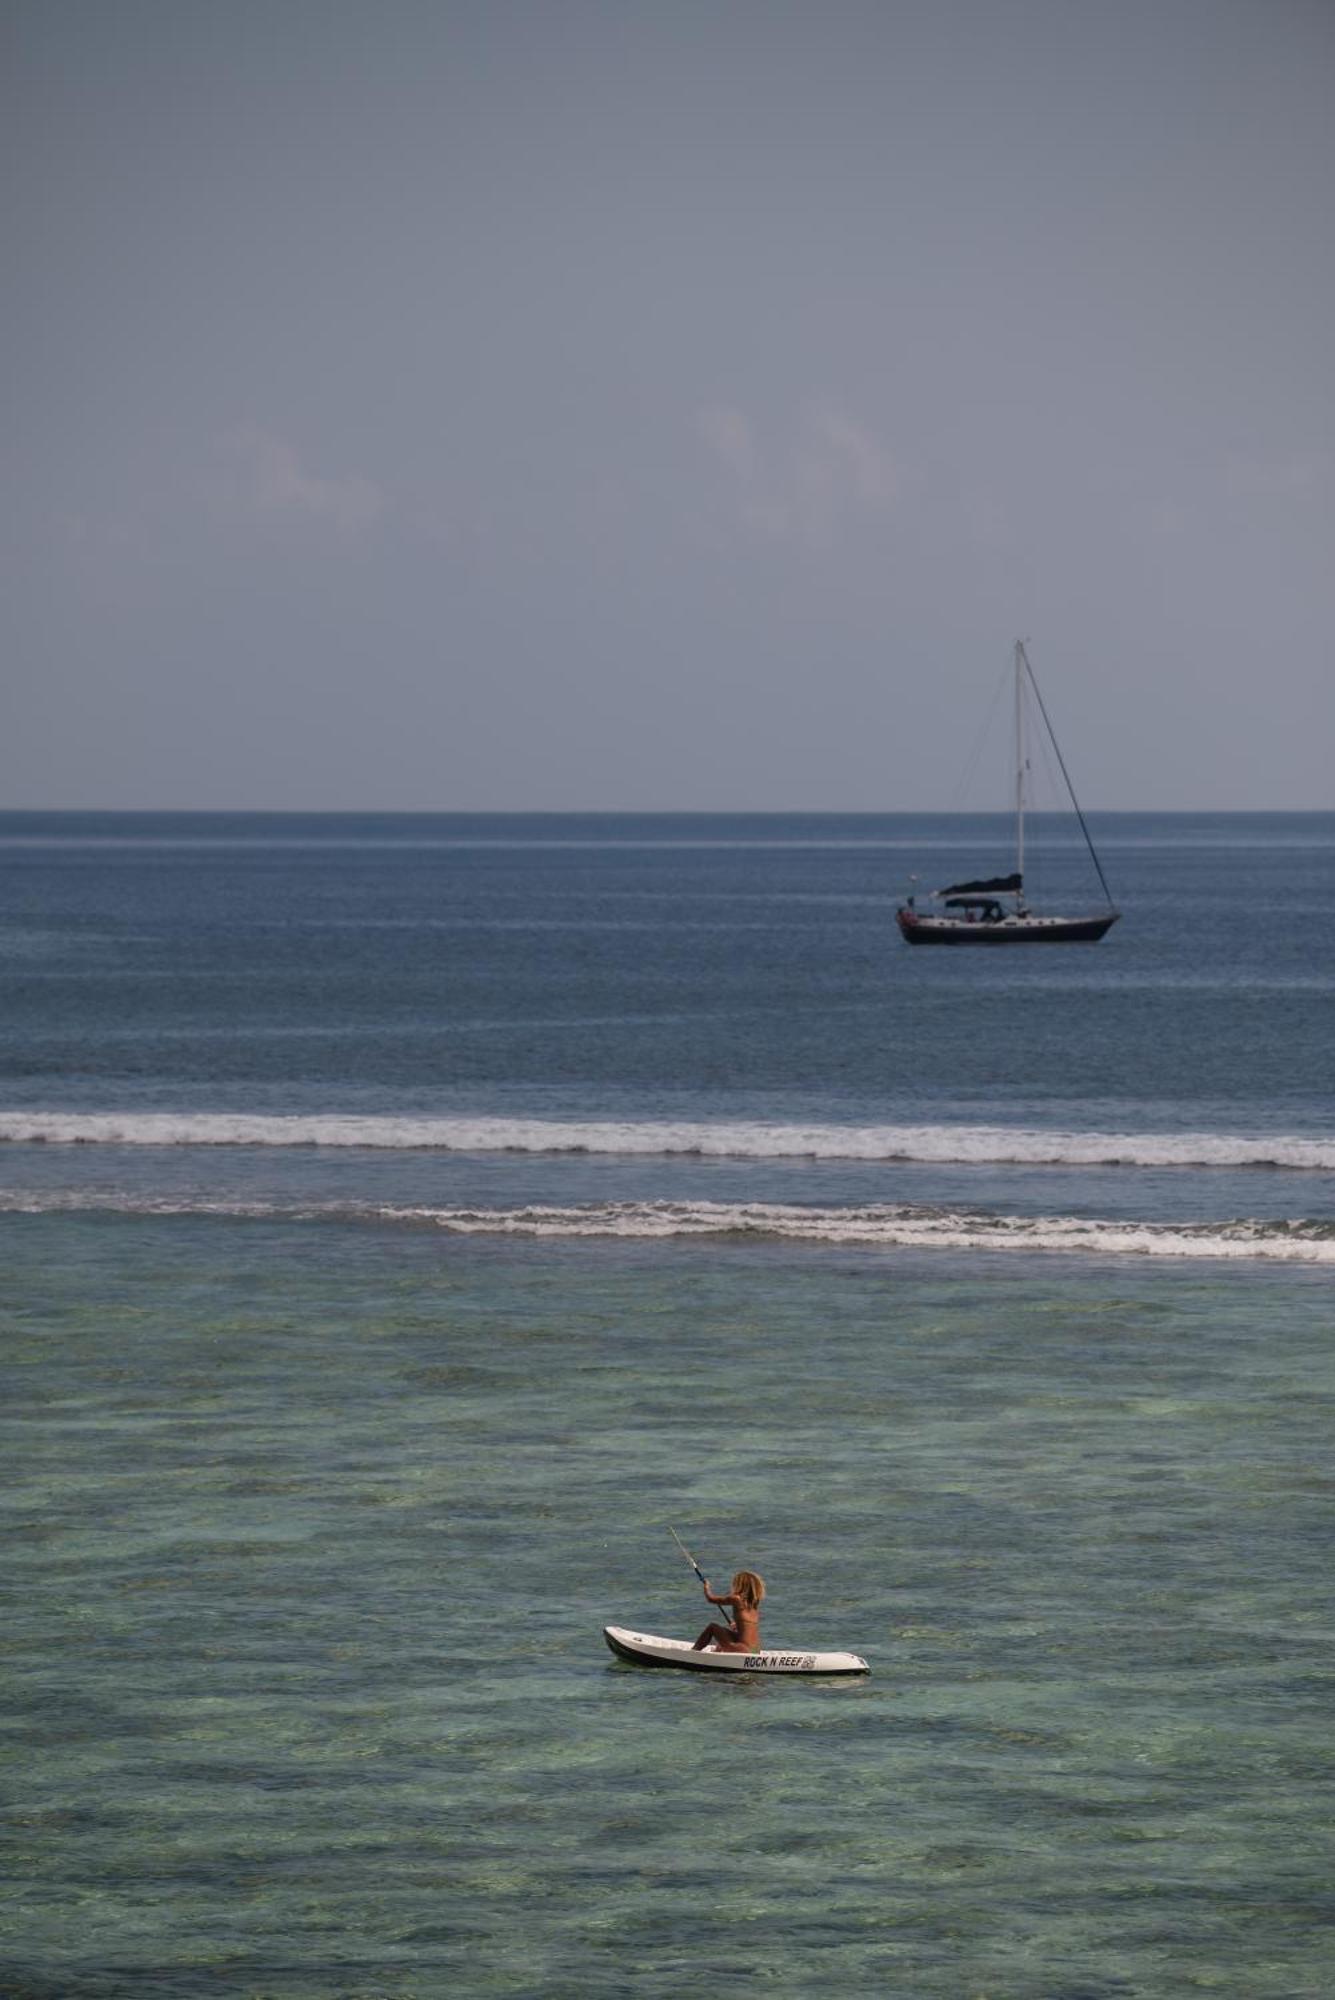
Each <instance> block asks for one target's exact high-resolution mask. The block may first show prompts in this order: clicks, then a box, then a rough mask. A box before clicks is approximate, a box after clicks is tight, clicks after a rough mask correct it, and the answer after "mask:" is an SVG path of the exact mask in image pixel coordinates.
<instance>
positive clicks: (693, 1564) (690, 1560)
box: [668, 1528, 709, 1590]
mask: <svg viewBox="0 0 1335 2000" xmlns="http://www.w3.org/2000/svg"><path fill="white" fill-rule="evenodd" d="M668 1533H669V1534H670V1535H671V1537H672V1539H673V1541H674V1542H675V1543H676V1544H677V1547H678V1548H679V1549H680V1550H681V1552H682V1554H683V1555H684V1556H685V1558H686V1560H687V1562H688V1563H689V1564H690V1565H691V1568H692V1569H693V1570H694V1571H695V1573H696V1575H697V1576H698V1577H699V1579H700V1581H701V1583H702V1584H703V1585H704V1587H705V1589H706V1590H708V1588H709V1578H708V1577H707V1576H706V1575H705V1573H704V1571H703V1570H702V1569H701V1567H700V1565H699V1563H698V1562H697V1561H696V1560H695V1557H694V1556H693V1555H692V1554H691V1552H690V1550H689V1549H688V1548H687V1546H686V1544H685V1542H684V1541H683V1540H682V1538H681V1536H680V1535H679V1534H678V1533H677V1531H676V1529H675V1528H669V1529H668Z"/></svg>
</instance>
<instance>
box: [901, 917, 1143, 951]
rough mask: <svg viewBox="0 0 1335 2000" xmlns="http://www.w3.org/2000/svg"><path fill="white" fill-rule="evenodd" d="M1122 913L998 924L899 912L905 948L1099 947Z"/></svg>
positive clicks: (1016, 919) (1009, 920)
mask: <svg viewBox="0 0 1335 2000" xmlns="http://www.w3.org/2000/svg"><path fill="white" fill-rule="evenodd" d="M1120 914H1121V913H1120V911H1118V910H1111V911H1109V912H1108V914H1107V915H1106V916H1098V917H1032V916H1026V917H1005V918H1003V919H1002V921H1001V922H1000V923H999V924H995V923H994V924H984V923H970V922H969V921H968V920H967V919H966V918H963V917H930V916H920V915H919V914H918V912H917V911H916V910H900V911H899V912H898V916H899V928H900V931H901V933H902V934H903V937H904V941H905V943H906V944H1097V943H1098V941H1099V939H1100V938H1101V937H1102V936H1103V935H1104V933H1105V932H1107V931H1110V930H1111V929H1112V927H1113V925H1114V924H1115V923H1116V922H1117V919H1118V917H1119V915H1120Z"/></svg>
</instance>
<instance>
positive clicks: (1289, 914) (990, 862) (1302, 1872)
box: [0, 813, 1335, 2000]
mask: <svg viewBox="0 0 1335 2000" xmlns="http://www.w3.org/2000/svg"><path fill="white" fill-rule="evenodd" d="M1092 824H1093V830H1094V833H1095V837H1096V839H1097V841H1098V843H1099V850H1100V854H1101V857H1102V859H1103V862H1104V866H1105V869H1106V871H1107V873H1108V876H1109V879H1110V881H1111V884H1112V888H1113V891H1114V894H1115V896H1116V899H1117V901H1118V904H1119V906H1120V908H1121V909H1122V911H1123V915H1122V919H1121V921H1120V923H1119V924H1118V925H1116V926H1115V928H1114V929H1113V931H1112V932H1111V933H1110V934H1109V936H1108V937H1107V939H1106V940H1105V941H1104V942H1103V943H1101V944H1098V945H1095V946H1070V947H1046V948H1045V947H1033V948H1019V947H1017V948H1013V949H1009V950H995V951H986V950H979V951H921V950H920V951H913V950H910V949H908V948H907V947H905V946H904V945H903V944H902V942H901V941H900V939H899V937H898V934H897V931H896V927H895V923H894V909H895V905H896V903H897V902H898V901H899V900H900V899H901V897H902V895H903V894H904V893H905V892H906V891H907V890H908V889H909V888H910V887H913V888H916V890H917V893H918V894H919V896H921V895H923V894H924V893H925V892H926V891H927V890H929V889H931V888H933V887H937V886H940V885H941V884H942V883H945V882H949V881H952V880H956V879H959V878H960V877H961V876H966V875H970V874H974V873H976V872H978V871H980V870H983V871H986V872H991V871H993V870H994V869H998V868H1004V867H1006V866H1008V865H1009V863H1008V859H1007V855H1006V850H1005V828H1004V825H1003V823H1002V822H1001V821H1000V820H988V819H983V818H973V817H971V818H947V817H943V816H910V815H886V816H883V817H873V816H828V817H819V816H809V815H801V816H680V815H674V816H664V817H655V816H630V815H617V816H595V815H589V816H583V815H569V816H553V817H539V816H527V815H525V816H514V817H507V816H497V815H479V816H465V815H432V816H420V817H417V816H407V815H392V816H388V815H387V816H374V815H368V816H309V817H307V816H302V815H272V816H270V815H206V814H199V815H132V814H12V813H11V814H5V815H0V977H2V978H3V1004H2V1005H0V1067H2V1071H3V1074H2V1075H0V1239H3V1243H4V1246H5V1256H4V1274H5V1275H4V1307H5V1325H6V1332H5V1342H4V1350H5V1357H6V1373H7V1393H6V1401H5V1415H4V1423H5V1427H6V1446H7V1463H8V1464H9V1466H10V1468H11V1479H10V1482H9V1489H8V1495H7V1498H6V1501H5V1514H4V1520H5V1524H6V1530H7V1534H8V1537H9V1544H10V1550H11V1559H10V1564H9V1567H10V1573H11V1576H12V1577H16V1578H17V1583H18V1590H17V1597H16V1610H15V1611H14V1613H13V1615H12V1617H11V1619H10V1621H9V1623H8V1626H7V1632H6V1637H5V1639H4V1641H3V1645H4V1648H5V1651H6V1654H7V1665H8V1668H9V1673H8V1676H7V1679H8V1685H9V1687H10V1689H11V1691H12V1698H11V1701H10V1705H9V1715H10V1722H11V1730H10V1740H11V1745H12V1755H13V1760H14V1761H13V1765H12V1768H11V1776H12V1777H13V1779H14V1780H15V1786H14V1787H11V1789H15V1788H16V1790H17V1795H18V1799H19V1811H18V1817H17V1819H16V1821H15V1822H14V1823H13V1825H12V1827H11V1833H10V1835H9V1836H8V1846H7V1848H6V1849H5V1851H4V1852H3V1853H0V1866H3V1867H4V1868H5V1872H6V1876H7V1879H8V1880H10V1881H11V1882H18V1883H19V1884H20V1885H21V1895H20V1897H19V1899H18V1901H17V1903H16V1904H14V1905H13V1906H12V1907H11V1914H10V1916H9V1918H7V1919H6V1924H7V1929H2V1930H0V1974H2V1975H3V1977H2V1978H0V1986H2V1987H3V1990H4V1991H5V1992H6V1993H7V1994H8V1993H14V1994H27V1995H32V1996H38V1995H41V1996H54V1995H57V1994H59V1995H66V1994H114V1993H119V1992H122V1991H124V1992H131V1991H133V1992H136V1993H145V1994H157V1993H161V1994H164V1995H165V1994H178V1993H180V1994H193V1993H196V1992H219V1991H233V1990H235V1991H238V1992H243V1993H247V1994H254V1995H256V1996H259V1995H261V1994H274V1995H282V1996H284V2000H288V1996H296V1995H298V1994H301V1995H305V1994H311V1995H320V1994H328V1993H331V1992H338V1993H364V1994H368V1995H370V1994H377V1995H378V1994H392V1995H399V1994H404V1995H407V1994H424V1995H430V1994H435V1993H437V1992H440V1993H444V1992H458V1991H468V1992H476V1993H478V1994H490V1993H513V1994H521V1993H522V1994H533V1995H539V1994H540V1995H548V1994H564V1993H570V1994H575V1993H583V1992H590V1991H597V1992H607V1993H613V1992H625V1991H634V1992H637V1993H643V1994H646V1995H650V1994H658V1993H662V1994H665V1995H666V1994H667V1993H669V1992H677V1991H680V1990H681V1989H682V1987H683V1986H685V1987H687V1988H690V1987H691V1986H692V1985H693V1984H697V1983H699V1982H700V1981H702V1980H707V1979H712V1978H723V1977H725V1976H728V1977H732V1978H736V1977H737V1976H739V1975H742V1976H744V1977H748V1978H753V1980H754V1983H755V1990H757V1991H760V1990H764V1991H766V1992H775V1993H792V1994H802V1993H807V1992H812V1991H815V1990H817V1989H818V1988H821V1989H823V1988H824V1987H825V1986H827V1985H830V1986H835V1987H838V1986H846V1987H849V1988H850V1989H851V1988H853V1987H855V1986H861V1987H862V1988H863V1989H864V1990H871V1991H881V1992H891V1993H894V1992H903V1993H906V1994H910V1993H911V1994H914V1995H917V1994H924V1995H936V1994H940V1995H943V1996H958V1995H961V1994H965V1993H973V1992H977V1993H980V1994H982V1993H986V1994H988V1995H989V1996H990V2000H1006V1996H1016V2000H1020V1996H1025V2000H1028V1996H1034V2000H1038V1996H1056V1995H1058V1994H1064V1995H1065V1994H1069V1995H1075V1994H1077V1993H1078V1994H1080V1995H1081V1996H1082V2000H1094V1996H1104V1995H1106V1996H1108V2000H1113V1996H1123V1995H1141V1994H1143V1995H1159V1994H1168V1993H1176V1992H1179V1991H1180V1992H1189V1991H1194V1990H1197V1988H1210V1989H1213V1990H1221V1991H1229V1992H1246V1993H1247V1994H1249V1995H1258V1996H1269V1995H1274V1996H1280V1995H1284V1996H1288V1995H1295V1994H1308V1993H1310V1994H1313V1995H1315V1994H1317V1993H1318V1992H1319V1991H1322V1990H1326V1989H1323V1988H1322V1986H1321V1984H1320V1981H1321V1979H1322V1978H1324V1977H1326V1976H1327V1974H1328V1969H1329V1963H1330V1947H1331V1943H1332V1940H1331V1937H1330V1930H1329V1926H1330V1924H1331V1920H1332V1917H1333V1916H1335V1905H1332V1902H1331V1897H1330V1890H1329V1882H1330V1880H1331V1879H1332V1862H1335V1854H1332V1851H1331V1846H1332V1844H1331V1839H1330V1831H1329V1829H1330V1824H1331V1820H1330V1806H1331V1787H1332V1780H1335V1763H1332V1757H1331V1751H1330V1748H1329V1741H1330V1739H1329V1698H1330V1695H1331V1693H1332V1692H1335V1681H1333V1680H1332V1675H1331V1672H1330V1668H1329V1665H1328V1662H1329V1659H1330V1642H1331V1640H1332V1639H1333V1638H1335V1610H1333V1609H1332V1603H1331V1593H1330V1585H1329V1580H1328V1578H1329V1568H1330V1565H1329V1548H1330V1504H1331V1500H1332V1497H1335V1486H1333V1485H1332V1483H1331V1478H1330V1448H1331V1423H1330V1420H1331V1416H1332V1414H1335V1358H1333V1356H1332V1333H1333V1331H1335V1310H1332V1308H1333V1307H1335V1286H1333V1282H1332V1281H1333V1280H1335V1060H1333V1058H1332V1039H1333V1038H1332V994H1333V993H1335V814H1325V815H1323V814H1293V815H1287V814H1273V815H1199V816H1195V815H1171V816H1152V815H1134V814H1122V815H1107V816H1104V817H1102V818H1100V817H1098V816H1095V818H1094V820H1093V822H1092ZM1029 876H1030V882H1031V887H1032V888H1033V889H1034V891H1035V894H1036V897H1039V898H1042V897H1044V892H1045V891H1046V892H1047V898H1046V899H1047V900H1050V901H1053V902H1055V903H1058V904H1062V905H1065V906H1066V907H1076V908H1082V907H1087V906H1088V907H1093V906H1095V905H1096V903H1097V895H1096V894H1095V893H1094V885H1091V883H1090V880H1089V874H1088V864H1087V860H1086V858H1085V856H1084V855H1083V852H1082V850H1081V848H1080V846H1079V845H1078V843H1077V842H1075V841H1073V840H1072V839H1071V837H1070V831H1069V829H1068V828H1067V827H1065V825H1063V824H1058V823H1057V822H1055V821H1053V822H1045V821H1044V820H1043V819H1042V818H1039V819H1038V821H1037V822H1036V824H1035V826H1034V828H1033V830H1032V848H1031V855H1030V869H1029ZM911 878H913V879H911ZM669 1521H671V1522H672V1523H673V1524H674V1525H676V1526H677V1527H678V1529H679V1530H680V1531H681V1532H683V1533H685V1534H686V1535H687V1539H688V1540H691V1539H692V1538H693V1537H694V1538H695V1540H697V1541H698V1542H699V1543H700V1545H701V1546H700V1549H699V1553H700V1555H701V1557H702V1559H703V1560H704V1561H705V1562H706V1564H707V1565H708V1566H709V1567H710V1569H711V1571H712V1572H713V1573H715V1574H716V1575H723V1574H724V1573H725V1572H727V1571H728V1570H729V1569H730V1568H731V1567H734V1566H736V1565H738V1564H740V1563H742V1562H748V1563H751V1564H753V1565H754V1566H756V1567H758V1568H760V1569H761V1570H762V1571H763V1572H764V1573H765V1574H766V1576H767V1577H768V1578H769V1580H770V1589H771V1595H770V1599H769V1602H768V1603H767V1607H766V1612H767V1624H766V1637H767V1639H769V1640H772V1641H773V1642H775V1643H794V1644H798V1643H800V1644H803V1645H806V1644H817V1643H818V1644H821V1645H828V1646H839V1647H851V1648H854V1649H856V1650H858V1651H861V1652H864V1653H866V1654H867V1655H868V1656H869V1657H870V1658H872V1661H873V1667H874V1672H873V1675H872V1677H871V1678H870V1680H868V1681H867V1682H865V1683H858V1684H857V1685H855V1686H854V1685H849V1686H844V1685H842V1684H838V1683H835V1684H830V1685H828V1686H816V1685H813V1686H803V1685H802V1684H800V1683H779V1682H766V1683H763V1684H762V1683H756V1682H753V1681H746V1682H744V1683H741V1684H739V1685H731V1686H729V1687H727V1688H720V1687H718V1686H715V1685H713V1684H712V1683H711V1682H706V1681H702V1680H701V1679H697V1678H695V1677H687V1676H673V1675H659V1676H655V1675H648V1674H644V1673H642V1672H637V1671H636V1670H634V1669H631V1668H628V1667H626V1666H624V1665H619V1664H616V1663H614V1662H613V1661H612V1660H611V1658H610V1656H609V1655H607V1654H605V1652H604V1651H603V1649H602V1643H601V1639H600V1634H599V1627H600V1625H601V1624H602V1623H604V1622H607V1621H608V1620H613V1621H619V1622H625V1623H629V1624H633V1625H638V1626H640V1627H642V1628H644V1629H649V1630H662V1631H669V1632H679V1631H686V1630H689V1629H690V1627H691V1625H692V1621H694V1620H697V1619H698V1618H699V1617H700V1615H701V1610H702V1606H701V1604H700V1601H699V1597H698V1591H697V1589H696V1586H695V1585H694V1581H693V1579H692V1578H691V1576H690V1572H689V1571H688V1570H687V1569H686V1567H685V1565H684V1563H683V1562H682V1561H681V1558H680V1556H679V1555H678V1554H677V1553H676V1551H675V1550H674V1548H673V1547H672V1545H671V1542H670V1539H669V1538H668V1536H667V1533H666V1524H667V1523H668V1522H669ZM6 1981H7V1983H6Z"/></svg>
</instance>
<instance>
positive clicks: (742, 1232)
mask: <svg viewBox="0 0 1335 2000" xmlns="http://www.w3.org/2000/svg"><path fill="white" fill-rule="evenodd" d="M73 1211H84V1212H91V1211H97V1212H101V1213H115V1214H123V1215H139V1216H181V1215H199V1216H206V1215H207V1216H218V1217H235V1218H238V1219H249V1220H259V1221H264V1220H284V1221H293V1220H311V1221H341V1222H345V1223H376V1224H407V1225H416V1226H419V1227H430V1228H435V1229H440V1230H443V1231H445V1232H446V1233H448V1234H451V1235H456V1236H510V1237H528V1238H547V1239H566V1240H569V1239H575V1238H598V1237H604V1238H606V1237H612V1238H619V1239H621V1240H623V1241H626V1240H629V1241H641V1242H663V1241H666V1240H669V1239H671V1238H674V1237H681V1238H692V1237H694V1238H700V1237H714V1238H721V1239H728V1238H731V1239H738V1238H743V1239H751V1240H754V1241H769V1242H785V1243H806V1244H813V1245H815V1244H830V1245H835V1246H844V1247H850V1248H859V1247H860V1248H867V1249H877V1248H880V1249H907V1250H954V1251H979V1250H996V1251H1016V1250H1019V1251H1028V1252H1030V1253H1034V1252H1058V1253H1065V1254H1073V1253H1084V1254H1090V1255H1095V1256H1101V1257H1153V1258H1159V1257H1171V1258H1188V1257H1194V1258H1227V1259H1230V1260H1258V1259H1259V1260H1263V1261H1268V1262H1278V1263H1286V1264H1335V1222H1323V1221H1311V1220H1294V1221H1288V1222H1282V1221H1261V1220H1254V1219H1252V1220H1248V1219H1244V1220H1240V1221H1232V1222H1208V1223H1194V1224H1167V1223H1155V1222H1136V1221H1118V1222H1113V1221H1100V1220H1094V1219H1090V1218H1085V1217H1077V1216H1068V1215H1042V1216H1024V1215H999V1214H986V1213H975V1212H971V1211H968V1210H957V1209H940V1208H935V1209H934V1208H923V1207H913V1206H909V1205H901V1204H888V1203H887V1204H873V1205H868V1206H864V1207H847V1208H820V1207H809V1208H808V1207H800V1206H797V1205H788V1204H783V1203H777V1202H710V1201H699V1202H681V1201H645V1202H633V1201H626V1202H590V1203H587V1204H582V1205H572V1206H569V1207H560V1206H555V1205H543V1204H533V1205H530V1206H527V1207H523V1208H481V1207H467V1208H449V1207H437V1206H433V1205H429V1204H412V1205H402V1204H393V1203H366V1204H361V1203H355V1202H354V1203H349V1202H315V1203H294V1202H279V1201H264V1200H252V1201H232V1200H229V1199H227V1198H226V1197H218V1198H209V1197H201V1196H195V1195H182V1196H171V1195H120V1194H111V1193H107V1192H98V1191H95V1190H91V1189H84V1190H75V1189H68V1188H66V1189H58V1190H31V1189H24V1190H13V1189H10V1190H6V1189H0V1212H8V1213H22V1214H54V1213H65V1214H68V1213H70V1212H73Z"/></svg>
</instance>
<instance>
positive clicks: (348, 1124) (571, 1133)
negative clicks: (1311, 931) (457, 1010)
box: [0, 1111, 1335, 1173]
mask: <svg viewBox="0 0 1335 2000" xmlns="http://www.w3.org/2000/svg"><path fill="white" fill-rule="evenodd" d="M0 1142H9V1143H11V1144H36V1143H43V1144H46V1145H88V1146H278V1147H295V1146H303V1147H329V1148H347V1147H363V1148H368V1149H371V1150H375V1151H393V1152H418V1151H434V1152H448V1153H507V1152H508V1153H585V1154H592V1155H599V1154H601V1155H608V1156H614V1155H617V1154H623V1155H624V1154H638V1155H643V1156H650V1155H659V1156H669V1155H683V1156H691V1155H694V1156H697V1157H700V1158H714V1159H725V1158H734V1159H754V1160H797V1159H811V1160H866V1161H885V1162H887V1163H889V1162H901V1161H907V1162H923V1163H926V1164H931V1165H935V1166H948V1165H949V1166H971V1165H977V1166H1006V1165H1011V1166H1062V1167H1123V1166H1125V1167H1288V1168H1295V1169H1301V1170H1305V1171H1307V1172H1323V1173H1324V1172H1335V1138H1305V1137H1302V1136H1300V1135H1298V1134H1294V1133H1275V1134H1271V1135H1268V1136H1266V1137H1258V1136H1251V1135H1247V1134H1244V1133H1230V1132H1137V1133H1126V1132H1076V1131H1048V1130H1043V1129H1037V1128H1035V1129H1029V1128H1026V1127H1022V1126H1021V1127H1012V1126H1005V1125H947V1124H941V1125H825V1124H810V1125H804V1124H762V1123H759V1122H748V1121H743V1120H737V1121H730V1120H726V1119H723V1120H719V1121H718V1122H717V1123H704V1122H692V1121H673V1120H667V1119H664V1120H657V1119H652V1120H651V1119H625V1120H618V1119H606V1120H596V1119H591V1120H587V1121H586V1120H562V1119H541V1118H468V1117H451V1118H433V1117H401V1118H400V1117H386V1116H379V1117H353V1116H347V1117H344V1116H338V1115H334V1114H323V1115H319V1116H304V1115H296V1114H294V1115H284V1116H255V1115H250V1114H247V1113H241V1112H223V1111H218V1112H197V1113H180V1112H126V1113H120V1112H110V1111H100V1112H91V1111H90V1112H57V1111H5V1112H0Z"/></svg>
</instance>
